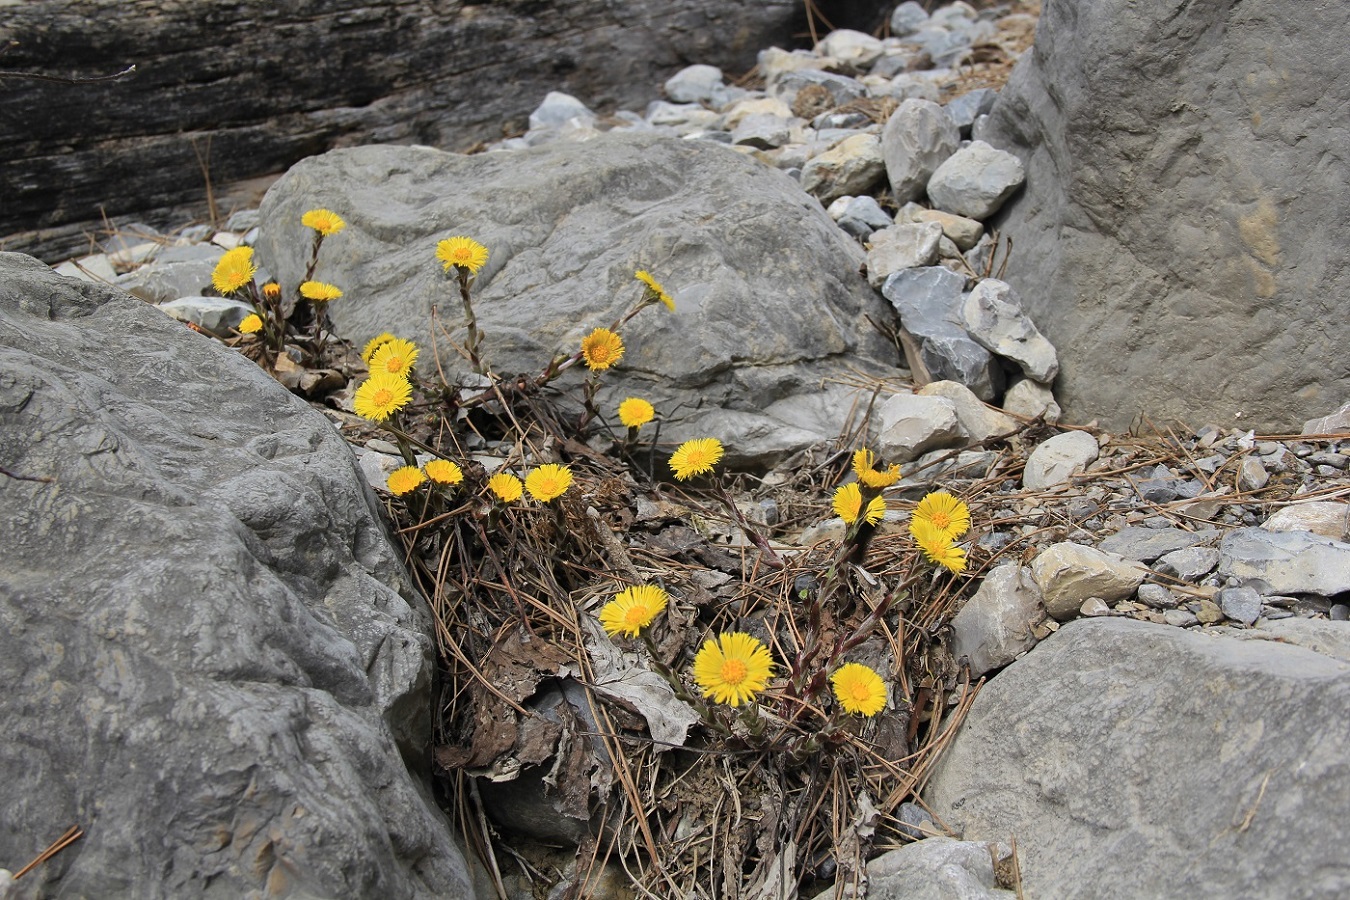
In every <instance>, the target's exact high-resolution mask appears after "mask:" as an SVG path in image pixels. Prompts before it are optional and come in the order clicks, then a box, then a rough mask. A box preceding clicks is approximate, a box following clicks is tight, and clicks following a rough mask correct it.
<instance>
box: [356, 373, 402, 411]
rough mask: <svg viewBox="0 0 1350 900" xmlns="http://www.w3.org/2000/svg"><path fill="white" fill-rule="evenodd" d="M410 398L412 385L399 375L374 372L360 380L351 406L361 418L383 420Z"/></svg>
mask: <svg viewBox="0 0 1350 900" xmlns="http://www.w3.org/2000/svg"><path fill="white" fill-rule="evenodd" d="M411 399H412V385H411V384H409V383H408V379H406V378H404V377H402V376H401V375H388V374H376V375H372V376H370V377H369V378H367V379H366V380H365V381H363V382H361V385H360V387H358V388H357V389H356V395H355V396H353V397H352V408H353V409H355V410H356V414H357V415H358V416H360V417H361V418H363V419H370V420H371V421H372V422H383V421H384V420H385V419H387V418H389V416H390V414H392V413H395V412H398V411H399V410H400V409H402V408H403V407H405V406H407V405H408V401H409V400H411Z"/></svg>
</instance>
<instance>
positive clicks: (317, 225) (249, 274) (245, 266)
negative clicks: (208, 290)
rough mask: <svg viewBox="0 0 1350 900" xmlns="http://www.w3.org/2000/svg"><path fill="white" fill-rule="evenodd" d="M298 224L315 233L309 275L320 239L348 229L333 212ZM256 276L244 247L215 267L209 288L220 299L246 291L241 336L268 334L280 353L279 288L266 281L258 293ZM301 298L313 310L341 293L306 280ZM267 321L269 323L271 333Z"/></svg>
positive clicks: (315, 213) (303, 218)
mask: <svg viewBox="0 0 1350 900" xmlns="http://www.w3.org/2000/svg"><path fill="white" fill-rule="evenodd" d="M300 224H302V225H304V226H305V227H306V228H313V229H314V232H315V234H314V246H313V249H312V251H311V254H310V265H309V268H310V271H313V268H314V264H315V263H316V262H317V260H318V257H319V247H320V245H321V244H322V243H323V239H324V238H326V237H328V236H330V235H334V234H337V233H338V232H339V231H341V230H342V229H344V228H346V227H347V223H346V222H344V221H343V220H342V217H341V216H339V215H338V214H337V213H335V212H333V211H332V210H327V209H311V210H310V211H309V212H307V213H305V214H304V215H303V216H301V217H300ZM257 273H258V266H257V264H256V263H255V262H254V261H253V248H252V247H247V246H244V247H235V248H234V249H233V250H227V251H226V252H225V253H224V254H223V255H222V256H221V257H220V260H219V261H218V262H217V263H216V267H215V269H214V270H213V271H212V273H211V286H212V287H214V288H215V289H216V291H217V292H218V293H219V294H220V295H221V296H222V297H229V296H231V295H233V294H237V293H239V292H241V291H244V290H245V289H246V288H247V289H248V299H249V300H250V302H251V303H252V305H253V310H254V311H253V312H251V313H249V314H248V315H247V316H245V317H244V319H243V321H242V322H240V323H239V332H240V334H256V333H257V332H259V331H264V330H268V331H270V333H271V335H272V339H273V344H274V346H275V348H276V349H280V347H281V343H282V341H283V339H284V336H285V324H286V323H285V322H284V321H283V319H282V314H281V306H280V304H279V303H278V301H279V300H280V299H281V285H279V284H277V283H276V282H274V281H269V282H268V283H267V284H265V285H263V288H262V291H261V292H259V291H258V290H257V286H256V285H255V284H254V280H253V279H254V276H255V275H257ZM300 296H302V297H304V298H305V299H306V300H308V301H310V303H313V304H314V305H315V306H316V307H320V306H321V304H324V303H328V302H329V301H331V300H336V299H338V298H339V297H341V296H342V291H341V289H339V288H338V287H336V286H335V285H331V284H327V283H325V282H322V281H311V280H306V281H304V282H302V283H301V285H300ZM269 320H270V322H271V327H270V329H269V324H268V323H269Z"/></svg>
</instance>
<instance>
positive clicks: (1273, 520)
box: [1261, 500, 1350, 541]
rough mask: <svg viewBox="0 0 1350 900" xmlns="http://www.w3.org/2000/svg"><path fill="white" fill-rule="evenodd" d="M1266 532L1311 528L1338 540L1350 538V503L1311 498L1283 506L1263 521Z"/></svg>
mask: <svg viewBox="0 0 1350 900" xmlns="http://www.w3.org/2000/svg"><path fill="white" fill-rule="evenodd" d="M1261 527H1262V528H1264V529H1266V530H1267V531H1311V532H1312V533H1313V534H1320V535H1321V536H1322V537H1329V538H1331V539H1332V540H1337V541H1350V503H1344V502H1337V501H1333V500H1312V501H1305V502H1303V503H1294V504H1291V505H1290V506H1284V507H1281V508H1280V509H1277V510H1276V511H1275V512H1273V513H1271V516H1270V518H1268V519H1266V520H1265V521H1264V522H1262V523H1261Z"/></svg>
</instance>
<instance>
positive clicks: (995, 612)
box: [952, 564, 1045, 678]
mask: <svg viewBox="0 0 1350 900" xmlns="http://www.w3.org/2000/svg"><path fill="white" fill-rule="evenodd" d="M1044 618H1045V606H1044V605H1043V604H1042V602H1041V589H1040V588H1039V587H1037V585H1036V582H1035V580H1034V579H1033V578H1032V577H1031V570H1030V569H1028V568H1026V567H1025V566H1019V565H1016V564H1004V565H1001V566H997V567H995V568H994V569H993V570H992V571H990V572H988V573H987V574H986V575H985V576H984V580H983V581H982V582H980V588H979V590H977V591H976V592H975V596H973V597H971V598H970V599H969V600H968V601H966V604H965V605H964V606H962V607H961V610H960V612H958V613H957V614H956V615H955V616H954V617H953V618H952V655H953V656H955V657H956V658H957V659H958V660H959V659H962V658H963V657H964V658H966V659H968V660H969V661H970V674H971V677H972V678H978V677H980V676H981V675H983V674H985V673H986V672H990V671H993V670H994V669H999V668H1002V667H1003V666H1006V665H1007V664H1008V663H1010V662H1012V661H1013V660H1014V659H1016V658H1017V657H1018V655H1019V654H1021V653H1023V652H1025V651H1027V650H1030V649H1031V648H1032V647H1034V646H1036V635H1035V633H1034V632H1033V626H1035V625H1036V624H1037V623H1038V622H1040V621H1041V620H1042V619H1044Z"/></svg>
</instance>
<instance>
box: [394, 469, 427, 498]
mask: <svg viewBox="0 0 1350 900" xmlns="http://www.w3.org/2000/svg"><path fill="white" fill-rule="evenodd" d="M426 480H427V476H425V475H423V474H422V470H421V469H419V468H417V467H416V466H402V467H401V468H398V469H395V470H394V471H392V472H390V473H389V481H388V482H387V487H388V488H389V493H391V494H393V495H394V496H395V497H402V496H403V495H404V494H407V493H409V492H411V491H413V490H416V488H417V486H418V485H419V484H421V483H422V482H424V481H426Z"/></svg>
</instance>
